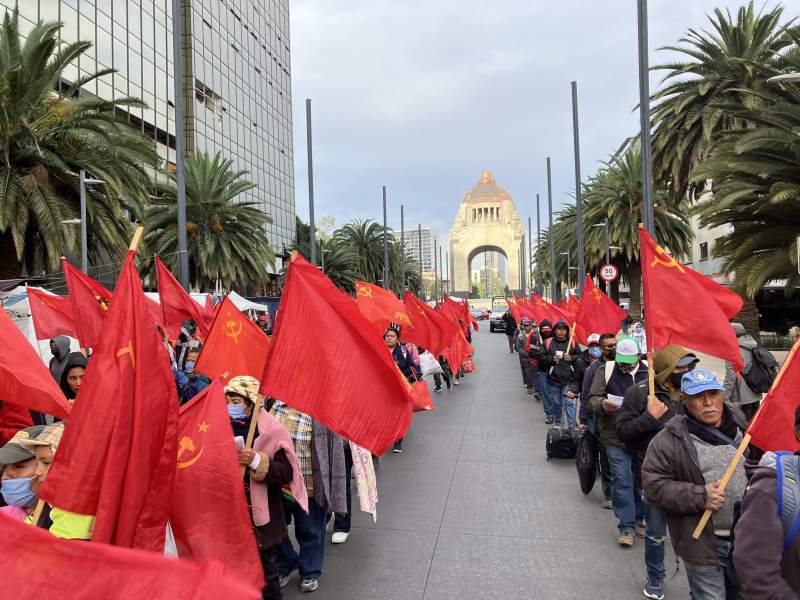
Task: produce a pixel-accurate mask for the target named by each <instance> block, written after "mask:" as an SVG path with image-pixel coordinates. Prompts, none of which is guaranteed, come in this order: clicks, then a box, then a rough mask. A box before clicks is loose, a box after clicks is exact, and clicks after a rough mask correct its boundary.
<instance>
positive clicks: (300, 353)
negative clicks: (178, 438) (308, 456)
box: [261, 253, 411, 455]
mask: <svg viewBox="0 0 800 600" xmlns="http://www.w3.org/2000/svg"><path fill="white" fill-rule="evenodd" d="M279 314H280V318H279V319H278V320H277V323H276V325H275V334H274V336H273V338H272V344H273V354H274V356H278V357H280V360H271V361H269V362H268V363H267V368H266V370H265V371H264V376H263V377H262V378H261V393H263V394H266V395H268V396H272V397H273V398H280V399H281V400H283V401H284V402H286V404H288V405H289V406H291V407H293V408H296V409H297V410H299V411H302V412H304V413H308V414H309V415H311V416H312V417H314V418H315V419H317V420H319V421H321V422H322V423H324V424H325V425H327V426H328V427H330V428H331V429H332V430H333V431H335V432H336V433H338V434H339V435H341V436H343V437H345V438H346V439H348V440H350V441H352V442H353V443H355V444H358V445H359V446H362V447H364V448H366V449H368V450H370V451H371V452H372V453H373V454H379V455H380V454H383V453H384V452H385V451H386V449H387V448H388V447H389V446H390V445H391V444H392V443H393V442H395V441H396V440H398V439H400V438H401V437H403V435H404V434H405V432H406V430H407V429H408V426H409V424H410V423H411V397H410V389H409V388H410V386H409V385H408V382H406V380H405V378H403V376H402V375H401V374H400V372H399V370H398V369H397V366H396V365H395V364H394V360H392V356H391V354H390V353H389V351H388V349H387V348H386V345H385V344H384V342H383V340H382V339H381V338H380V337H378V336H376V335H375V334H374V330H373V326H372V325H370V324H369V321H367V319H366V317H364V315H362V314H361V312H360V311H359V310H358V306H356V303H355V301H354V300H353V299H352V298H351V297H350V296H348V295H347V294H345V293H344V292H342V291H341V290H339V289H338V288H337V287H336V286H335V285H334V284H333V283H332V282H331V280H330V279H328V278H327V277H325V275H323V274H322V273H320V271H319V269H317V268H316V267H315V266H314V265H312V264H310V263H308V262H307V261H306V260H305V259H304V258H302V257H301V256H300V255H299V254H297V253H293V254H292V261H291V264H290V265H289V270H288V272H287V274H286V282H285V284H284V288H283V297H282V298H281V305H280V313H279ZM309 324H317V325H318V326H319V327H322V328H323V330H324V334H325V339H326V340H328V343H319V341H318V340H315V338H314V337H313V335H312V334H311V331H310V329H309Z"/></svg>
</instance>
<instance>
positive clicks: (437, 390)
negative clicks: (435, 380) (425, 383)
mask: <svg viewBox="0 0 800 600" xmlns="http://www.w3.org/2000/svg"><path fill="white" fill-rule="evenodd" d="M433 391H434V392H436V393H437V394H438V393H439V392H441V391H442V388H441V387H435V388H433Z"/></svg>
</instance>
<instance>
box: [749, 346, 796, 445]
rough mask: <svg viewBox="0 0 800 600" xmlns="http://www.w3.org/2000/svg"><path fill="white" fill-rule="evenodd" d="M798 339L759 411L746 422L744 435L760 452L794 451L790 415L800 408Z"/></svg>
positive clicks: (793, 434) (792, 418)
mask: <svg viewBox="0 0 800 600" xmlns="http://www.w3.org/2000/svg"><path fill="white" fill-rule="evenodd" d="M798 348H800V340H798V341H796V342H795V343H794V347H793V348H792V351H791V352H790V353H789V356H787V357H786V360H785V361H784V363H783V366H781V370H780V372H779V373H778V376H777V377H776V378H775V381H774V382H773V384H772V387H771V388H770V390H769V393H768V394H767V395H766V397H765V398H764V400H763V402H761V408H759V409H758V412H757V413H756V415H755V416H754V417H753V420H752V421H751V422H750V428H749V429H748V430H747V432H748V433H749V434H750V436H751V437H752V443H753V444H754V445H755V446H757V447H759V448H761V449H762V450H764V451H768V450H771V451H773V452H777V451H780V450H786V451H788V452H797V451H798V450H800V443H798V442H797V438H796V437H795V428H794V415H795V411H796V410H797V406H798V405H800V359H798V358H797V354H798Z"/></svg>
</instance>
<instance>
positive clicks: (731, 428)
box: [686, 406, 739, 446]
mask: <svg viewBox="0 0 800 600" xmlns="http://www.w3.org/2000/svg"><path fill="white" fill-rule="evenodd" d="M686 426H687V427H688V429H689V433H691V434H692V435H695V436H697V437H699V438H700V439H701V440H703V441H704V442H705V443H707V444H711V445H712V446H721V445H723V444H726V443H727V442H726V441H725V440H723V439H722V438H720V437H717V436H716V435H714V434H713V433H712V432H711V431H709V429H714V428H713V427H709V426H708V425H705V424H704V423H701V422H700V421H698V420H696V419H695V418H694V417H693V416H692V415H690V414H689V413H688V412H687V413H686ZM716 429H717V430H718V431H720V432H721V433H723V434H724V435H726V436H728V437H729V438H731V439H732V440H735V439H736V436H737V435H738V433H739V426H738V425H736V421H735V420H734V419H733V414H732V413H731V410H730V409H729V408H728V407H727V406H723V407H722V424H721V425H720V426H719V427H717V428H716Z"/></svg>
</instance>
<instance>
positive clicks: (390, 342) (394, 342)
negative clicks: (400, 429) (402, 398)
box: [383, 323, 420, 454]
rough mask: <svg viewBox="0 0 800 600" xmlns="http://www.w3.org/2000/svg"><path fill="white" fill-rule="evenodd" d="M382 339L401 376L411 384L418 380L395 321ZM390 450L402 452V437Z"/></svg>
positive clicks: (412, 360) (410, 355)
mask: <svg viewBox="0 0 800 600" xmlns="http://www.w3.org/2000/svg"><path fill="white" fill-rule="evenodd" d="M383 340H384V341H385V342H386V347H387V348H388V349H389V352H390V353H391V354H392V359H393V360H394V364H395V365H397V368H398V369H400V372H401V373H402V374H403V377H405V378H406V380H407V381H408V382H409V383H411V384H413V383H415V382H417V381H419V379H420V376H419V373H418V371H417V367H416V365H415V364H414V357H413V356H412V354H411V352H410V351H409V350H407V349H406V348H405V345H404V344H401V343H400V325H398V324H397V323H390V324H389V328H388V329H387V330H386V332H385V333H384V334H383ZM392 452H394V453H395V454H402V453H403V438H400V439H399V440H397V441H396V442H395V443H394V447H393V448H392Z"/></svg>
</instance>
